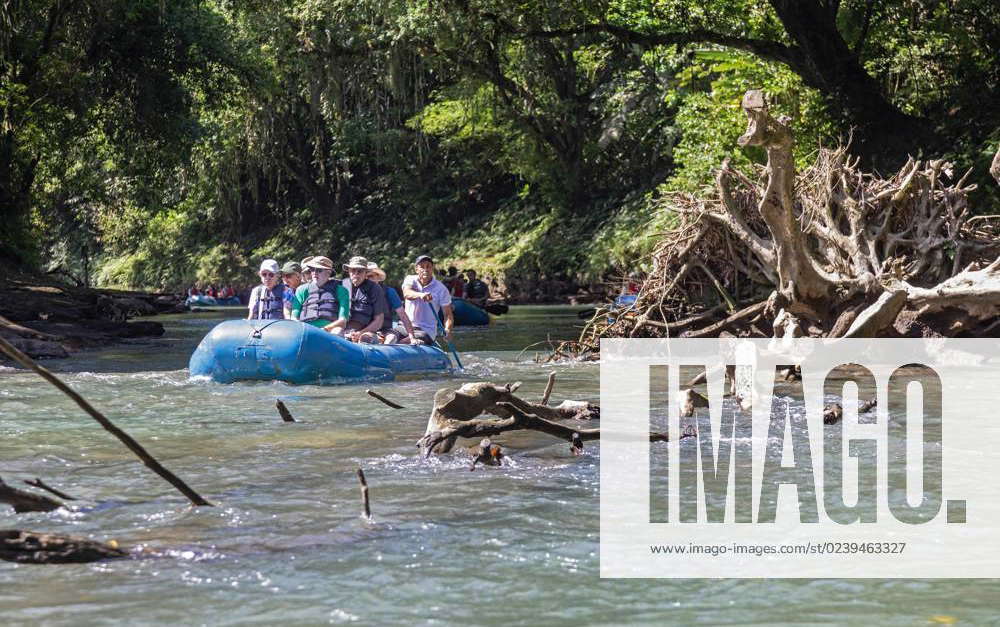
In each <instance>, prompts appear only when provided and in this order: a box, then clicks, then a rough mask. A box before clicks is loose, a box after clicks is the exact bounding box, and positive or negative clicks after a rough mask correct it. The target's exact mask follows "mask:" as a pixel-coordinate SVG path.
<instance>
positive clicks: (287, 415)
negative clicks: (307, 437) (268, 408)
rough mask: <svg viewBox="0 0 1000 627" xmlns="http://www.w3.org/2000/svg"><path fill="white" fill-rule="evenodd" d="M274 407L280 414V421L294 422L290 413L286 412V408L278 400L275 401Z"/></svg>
mask: <svg viewBox="0 0 1000 627" xmlns="http://www.w3.org/2000/svg"><path fill="white" fill-rule="evenodd" d="M274 406H275V407H277V408H278V413H279V414H281V419H282V420H284V421H285V422H295V418H293V417H292V412H290V411H288V408H287V407H285V404H284V403H282V402H281V400H280V399H279V400H277V401H275V403H274Z"/></svg>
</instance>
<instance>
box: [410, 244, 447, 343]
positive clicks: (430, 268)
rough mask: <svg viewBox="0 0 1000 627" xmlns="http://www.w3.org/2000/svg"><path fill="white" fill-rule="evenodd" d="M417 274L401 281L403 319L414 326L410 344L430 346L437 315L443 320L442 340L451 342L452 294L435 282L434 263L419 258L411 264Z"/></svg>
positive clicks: (423, 256)
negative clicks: (407, 317) (408, 318)
mask: <svg viewBox="0 0 1000 627" xmlns="http://www.w3.org/2000/svg"><path fill="white" fill-rule="evenodd" d="M413 266H414V268H415V269H416V274H411V275H409V276H407V277H406V278H405V279H403V285H402V287H403V300H404V301H406V315H408V316H409V317H410V321H411V322H413V340H412V343H414V344H416V343H418V342H421V343H423V344H433V343H434V339H435V338H436V337H437V333H438V318H437V313H435V312H440V313H441V318H442V319H443V320H444V333H445V339H446V340H448V341H451V328H452V327H453V326H454V324H455V317H454V315H453V314H452V310H451V294H450V293H449V292H448V288H446V287H445V286H444V284H443V283H441V281H438V280H437V279H435V278H434V260H433V259H431V258H430V256H428V255H420V256H419V257H417V260H416V261H415V262H414V263H413Z"/></svg>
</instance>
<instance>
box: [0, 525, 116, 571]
mask: <svg viewBox="0 0 1000 627" xmlns="http://www.w3.org/2000/svg"><path fill="white" fill-rule="evenodd" d="M128 555H129V553H128V551H126V550H125V549H122V548H120V547H119V546H118V543H117V542H114V541H112V542H107V543H105V542H97V541H95V540H88V539H87V538H78V537H75V536H64V535H59V534H55V533H40V532H37V531H22V530H20V529H0V559H2V560H6V561H8V562H17V563H20V564H79V563H86V562H97V561H100V560H108V559H119V558H122V557H128Z"/></svg>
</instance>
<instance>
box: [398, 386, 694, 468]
mask: <svg viewBox="0 0 1000 627" xmlns="http://www.w3.org/2000/svg"><path fill="white" fill-rule="evenodd" d="M520 385H521V384H520V383H508V384H506V385H496V384H494V383H486V382H481V383H466V384H465V385H463V386H462V387H461V388H459V389H458V390H452V389H449V388H442V389H440V390H438V391H437V393H436V394H435V395H434V408H433V409H432V410H431V416H430V418H429V419H428V422H427V428H426V430H425V432H424V436H423V437H422V438H420V440H418V441H417V446H419V447H420V448H421V449H422V450H423V452H424V455H425V456H430V454H431V453H432V452H433V453H447V452H448V451H450V450H451V449H452V447H453V446H454V445H455V441H456V440H457V439H458V438H460V437H463V438H483V437H486V436H491V435H499V434H501V433H506V432H507V431H517V430H522V429H527V430H531V431H541V432H542V433H547V434H549V435H552V436H555V437H557V438H560V439H563V440H566V441H567V442H569V443H570V444H571V451H572V452H573V453H574V454H579V453H580V452H581V451H582V450H583V442H584V441H586V440H597V439H599V438H600V437H601V430H600V429H599V428H597V429H577V428H574V427H568V426H566V425H564V424H561V423H559V422H556V420H565V419H567V418H573V417H575V416H576V415H578V414H579V412H578V411H574V412H572V413H571V412H569V411H560V409H559V407H548V406H546V405H541V404H536V403H530V402H527V401H525V400H523V399H521V398H518V397H517V396H515V395H514V392H515V391H516V390H517V389H518V387H519V386H520ZM567 402H569V403H573V401H564V402H563V405H560V407H563V406H564V405H565V404H566V403H567ZM595 407H596V406H595ZM588 411H589V410H588ZM484 413H488V414H493V415H494V416H497V417H496V418H479V416H480V415H482V414H484ZM694 435H696V433H694V432H693V431H691V430H685V431H684V432H683V433H682V434H681V438H686V437H692V436H694ZM669 439H670V438H669V436H668V435H667V434H665V433H658V432H651V433H650V434H649V441H650V442H667V441H669ZM490 444H492V442H490ZM480 446H482V443H480ZM481 453H482V451H480V454H481Z"/></svg>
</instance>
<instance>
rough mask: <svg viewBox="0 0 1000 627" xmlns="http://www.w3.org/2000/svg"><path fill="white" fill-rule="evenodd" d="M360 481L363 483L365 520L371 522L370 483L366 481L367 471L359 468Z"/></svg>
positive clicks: (362, 499) (362, 500) (362, 495)
mask: <svg viewBox="0 0 1000 627" xmlns="http://www.w3.org/2000/svg"><path fill="white" fill-rule="evenodd" d="M358 481H360V482H361V503H362V505H363V506H364V508H365V520H371V519H372V508H371V503H369V501H368V481H367V480H366V479H365V471H363V470H361V469H360V468H358Z"/></svg>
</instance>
